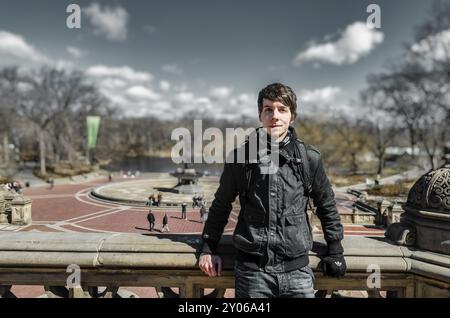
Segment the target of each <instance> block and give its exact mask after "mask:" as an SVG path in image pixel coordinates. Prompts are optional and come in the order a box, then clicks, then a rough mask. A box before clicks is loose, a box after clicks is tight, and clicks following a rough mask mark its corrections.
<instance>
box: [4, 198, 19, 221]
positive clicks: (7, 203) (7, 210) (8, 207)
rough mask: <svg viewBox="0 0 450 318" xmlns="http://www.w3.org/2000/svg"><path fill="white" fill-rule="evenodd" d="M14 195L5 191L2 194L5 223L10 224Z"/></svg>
mask: <svg viewBox="0 0 450 318" xmlns="http://www.w3.org/2000/svg"><path fill="white" fill-rule="evenodd" d="M15 196H16V195H15V194H14V193H12V192H11V191H6V192H4V193H3V197H4V199H5V214H6V223H11V212H12V209H11V202H12V200H14V197H15Z"/></svg>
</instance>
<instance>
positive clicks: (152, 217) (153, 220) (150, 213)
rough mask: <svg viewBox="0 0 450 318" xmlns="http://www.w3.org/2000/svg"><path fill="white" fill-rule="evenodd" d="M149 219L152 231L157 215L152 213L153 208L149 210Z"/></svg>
mask: <svg viewBox="0 0 450 318" xmlns="http://www.w3.org/2000/svg"><path fill="white" fill-rule="evenodd" d="M147 220H148V223H149V227H150V232H152V231H153V230H154V228H155V215H154V214H153V213H152V210H149V211H148V214H147Z"/></svg>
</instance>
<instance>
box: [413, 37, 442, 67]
mask: <svg viewBox="0 0 450 318" xmlns="http://www.w3.org/2000/svg"><path fill="white" fill-rule="evenodd" d="M411 50H412V51H413V52H414V53H418V54H420V55H422V56H424V57H425V58H427V59H430V60H436V61H441V62H442V61H445V60H449V59H450V29H448V30H444V31H441V32H439V33H437V34H434V35H431V36H428V37H427V38H425V39H423V40H421V41H420V42H419V43H415V44H414V45H412V47H411Z"/></svg>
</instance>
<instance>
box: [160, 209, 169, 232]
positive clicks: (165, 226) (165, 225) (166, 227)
mask: <svg viewBox="0 0 450 318" xmlns="http://www.w3.org/2000/svg"><path fill="white" fill-rule="evenodd" d="M161 232H162V233H164V232H170V229H169V217H168V216H167V213H166V214H164V217H163V227H162V229H161Z"/></svg>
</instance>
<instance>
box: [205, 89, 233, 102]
mask: <svg viewBox="0 0 450 318" xmlns="http://www.w3.org/2000/svg"><path fill="white" fill-rule="evenodd" d="M231 92H232V89H231V88H229V87H226V86H219V87H214V88H213V89H211V90H210V92H209V95H210V96H211V97H212V98H215V99H225V98H227V97H229V96H230V95H231Z"/></svg>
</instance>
